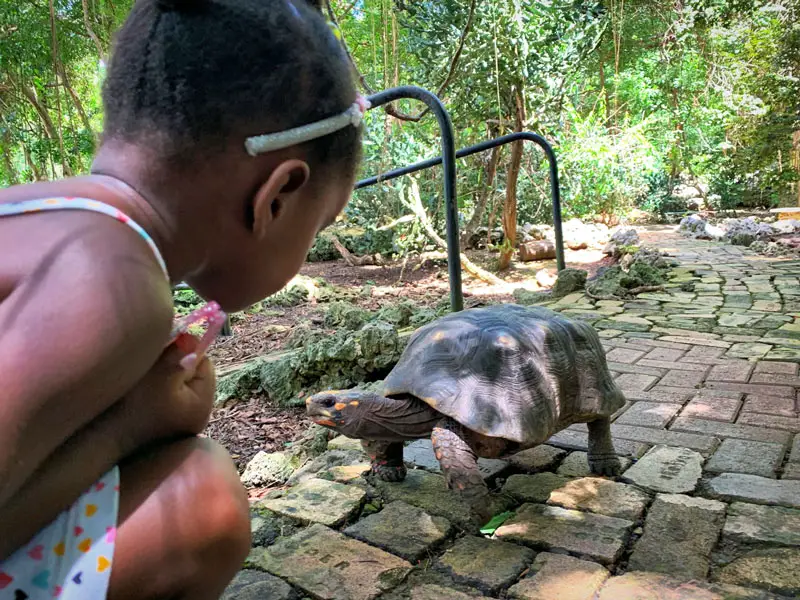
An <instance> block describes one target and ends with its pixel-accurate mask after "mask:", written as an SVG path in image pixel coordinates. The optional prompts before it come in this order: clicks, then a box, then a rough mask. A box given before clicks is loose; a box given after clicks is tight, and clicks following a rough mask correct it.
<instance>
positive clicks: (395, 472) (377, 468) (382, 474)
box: [371, 463, 406, 481]
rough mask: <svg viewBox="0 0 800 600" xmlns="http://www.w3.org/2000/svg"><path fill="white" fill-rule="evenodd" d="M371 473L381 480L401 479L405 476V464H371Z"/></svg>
mask: <svg viewBox="0 0 800 600" xmlns="http://www.w3.org/2000/svg"><path fill="white" fill-rule="evenodd" d="M371 470H372V474H373V475H374V476H375V477H377V478H378V479H380V480H381V481H403V480H404V479H405V478H406V466H405V465H400V466H394V465H382V464H378V463H373V464H372V469H371Z"/></svg>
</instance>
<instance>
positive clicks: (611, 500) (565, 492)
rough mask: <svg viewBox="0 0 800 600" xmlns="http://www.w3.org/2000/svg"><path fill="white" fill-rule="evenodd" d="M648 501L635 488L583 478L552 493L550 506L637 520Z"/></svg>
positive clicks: (549, 501)
mask: <svg viewBox="0 0 800 600" xmlns="http://www.w3.org/2000/svg"><path fill="white" fill-rule="evenodd" d="M649 500H650V498H649V496H648V495H647V494H645V493H644V492H642V491H641V490H639V489H637V488H636V487H634V486H632V485H625V484H624V483H617V482H616V481H609V480H608V479H601V478H599V477H584V478H582V479H574V480H572V481H569V482H567V483H566V484H564V485H563V486H561V487H560V488H558V489H555V490H553V491H552V492H551V493H550V498H549V500H548V501H547V503H548V504H551V505H556V506H561V507H563V508H570V509H574V510H588V511H590V512H593V513H597V514H600V515H606V516H608V517H619V518H620V519H627V520H629V521H636V520H638V519H639V518H640V517H641V516H642V513H643V512H644V509H645V506H646V505H647V503H648V501H649Z"/></svg>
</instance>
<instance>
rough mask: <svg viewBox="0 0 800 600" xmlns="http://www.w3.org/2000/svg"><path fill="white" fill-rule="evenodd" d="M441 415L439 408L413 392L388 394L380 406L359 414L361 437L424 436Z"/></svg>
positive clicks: (379, 438)
mask: <svg viewBox="0 0 800 600" xmlns="http://www.w3.org/2000/svg"><path fill="white" fill-rule="evenodd" d="M441 418H442V414H441V413H440V412H438V411H437V410H436V409H434V408H431V407H430V406H428V405H427V404H425V402H423V401H422V400H420V399H419V398H417V397H415V396H411V395H408V394H400V395H397V396H389V397H387V398H386V402H382V403H381V405H380V407H379V408H377V409H376V410H372V411H369V412H367V413H365V414H364V415H363V416H362V418H361V423H360V429H361V430H362V431H363V435H361V437H362V438H364V439H371V440H387V441H395V440H413V439H418V438H425V437H428V436H429V435H430V433H431V431H432V430H433V427H434V425H436V423H437V421H439V420H440V419H441Z"/></svg>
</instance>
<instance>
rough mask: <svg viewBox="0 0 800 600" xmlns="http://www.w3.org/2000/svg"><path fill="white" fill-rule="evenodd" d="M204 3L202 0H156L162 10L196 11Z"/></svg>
mask: <svg viewBox="0 0 800 600" xmlns="http://www.w3.org/2000/svg"><path fill="white" fill-rule="evenodd" d="M205 4H206V2H205V1H204V0H156V6H157V7H158V8H159V9H160V10H162V11H163V12H182V13H191V12H197V11H198V10H200V9H201V8H202V7H203V6H204V5H205Z"/></svg>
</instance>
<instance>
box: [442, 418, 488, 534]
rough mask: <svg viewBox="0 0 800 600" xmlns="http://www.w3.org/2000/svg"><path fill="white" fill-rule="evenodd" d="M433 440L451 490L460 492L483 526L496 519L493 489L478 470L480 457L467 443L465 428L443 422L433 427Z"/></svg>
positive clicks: (450, 420)
mask: <svg viewBox="0 0 800 600" xmlns="http://www.w3.org/2000/svg"><path fill="white" fill-rule="evenodd" d="M431 441H432V442H433V451H434V453H435V454H436V458H437V460H438V461H439V464H440V465H441V467H442V472H443V473H444V476H445V481H447V487H448V488H450V489H452V490H456V492H457V493H458V494H459V496H461V498H462V499H463V500H464V501H465V502H466V503H467V504H468V505H469V507H470V508H471V510H472V512H473V514H474V515H475V516H476V517H477V518H478V519H479V520H480V523H479V524H480V525H483V524H484V523H486V522H487V521H488V520H489V519H490V518H491V516H492V515H491V510H490V499H489V488H488V487H487V486H486V482H485V481H484V480H483V477H482V476H481V473H480V471H479V470H478V457H477V456H476V455H475V452H473V450H472V448H471V447H470V445H469V444H468V443H467V442H466V436H465V432H464V429H463V428H462V426H461V425H460V424H459V423H457V422H456V421H454V420H453V419H449V418H445V419H442V420H441V421H439V422H438V423H437V424H436V426H435V427H434V428H433V433H432V434H431Z"/></svg>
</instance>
